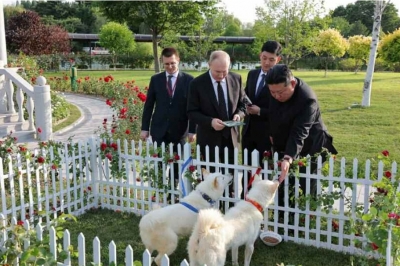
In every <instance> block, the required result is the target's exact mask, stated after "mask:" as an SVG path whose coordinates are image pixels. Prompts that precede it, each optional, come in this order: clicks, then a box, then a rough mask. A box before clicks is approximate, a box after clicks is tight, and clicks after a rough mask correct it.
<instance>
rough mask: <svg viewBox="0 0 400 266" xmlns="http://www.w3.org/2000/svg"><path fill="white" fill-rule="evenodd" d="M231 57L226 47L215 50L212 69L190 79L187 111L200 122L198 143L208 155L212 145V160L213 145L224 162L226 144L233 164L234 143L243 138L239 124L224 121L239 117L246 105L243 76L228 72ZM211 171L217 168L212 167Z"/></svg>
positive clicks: (211, 58) (210, 62)
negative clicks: (237, 125) (207, 149)
mask: <svg viewBox="0 0 400 266" xmlns="http://www.w3.org/2000/svg"><path fill="white" fill-rule="evenodd" d="M230 63H231V62H230V57H229V55H228V54H227V53H226V52H224V51H214V52H212V53H211V55H210V60H209V62H208V65H209V71H207V72H205V73H203V74H201V75H200V76H198V77H197V78H195V79H193V80H192V82H191V83H190V88H189V96H188V107H187V115H188V117H189V119H190V121H193V122H194V123H195V124H197V144H198V145H200V152H201V154H202V157H203V160H204V159H205V147H206V146H207V145H208V146H209V147H210V162H215V154H214V148H215V147H216V146H217V147H220V152H219V155H217V156H219V160H220V162H224V148H225V147H228V149H229V157H228V159H229V163H230V164H233V158H234V157H233V155H234V154H233V151H234V143H235V144H237V143H239V142H240V137H239V129H238V127H233V128H229V127H226V126H225V125H224V123H223V122H224V121H228V120H234V121H240V120H241V119H242V118H243V117H244V111H245V110H246V107H245V106H244V104H243V103H242V102H243V101H242V98H243V97H244V91H243V90H242V77H241V76H240V75H238V74H236V73H231V72H229V65H230ZM210 170H211V171H212V172H213V171H214V168H213V167H212V168H211V169H210Z"/></svg>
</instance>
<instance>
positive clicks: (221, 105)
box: [217, 81, 230, 138]
mask: <svg viewBox="0 0 400 266" xmlns="http://www.w3.org/2000/svg"><path fill="white" fill-rule="evenodd" d="M217 84H218V85H217V90H218V107H219V112H220V114H221V120H222V121H227V120H228V119H229V117H228V112H227V109H226V102H225V97H224V91H223V89H222V86H221V82H220V81H217ZM229 131H230V130H229V127H225V128H224V129H223V130H222V135H223V136H224V137H225V138H229Z"/></svg>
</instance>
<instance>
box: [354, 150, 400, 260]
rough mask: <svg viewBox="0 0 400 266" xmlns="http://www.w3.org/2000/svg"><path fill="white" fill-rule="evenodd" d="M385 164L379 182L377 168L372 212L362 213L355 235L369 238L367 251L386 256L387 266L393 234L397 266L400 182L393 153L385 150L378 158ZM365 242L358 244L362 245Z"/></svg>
mask: <svg viewBox="0 0 400 266" xmlns="http://www.w3.org/2000/svg"><path fill="white" fill-rule="evenodd" d="M376 159H377V160H379V161H380V162H381V163H382V166H383V167H382V169H383V177H382V179H381V180H378V169H379V168H378V167H377V165H373V168H372V169H373V170H372V172H371V179H372V180H376V182H375V183H374V184H373V187H375V188H376V192H373V193H372V194H371V197H370V203H371V206H370V208H369V210H368V212H367V211H366V210H358V212H357V219H356V220H355V221H354V228H353V230H354V233H355V234H356V235H358V236H360V235H361V236H362V235H365V236H366V237H367V245H364V246H363V247H365V249H366V250H367V251H375V252H378V253H380V255H381V256H382V259H381V262H382V264H386V257H385V255H386V248H387V244H388V232H389V231H391V241H392V243H391V244H392V249H391V252H392V253H391V256H393V259H394V262H395V263H394V265H397V263H399V262H400V258H399V255H400V192H399V191H398V188H399V185H400V182H399V180H400V178H399V176H398V175H397V174H396V173H395V172H392V170H393V169H392V163H393V160H392V159H391V158H390V157H389V151H387V150H384V151H382V153H381V154H379V155H378V156H377V158H376ZM360 241H361V240H358V241H357V242H358V243H360Z"/></svg>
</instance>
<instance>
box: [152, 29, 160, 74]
mask: <svg viewBox="0 0 400 266" xmlns="http://www.w3.org/2000/svg"><path fill="white" fill-rule="evenodd" d="M157 35H158V34H157V32H155V31H153V34H152V42H153V56H154V71H155V72H156V73H159V72H160V61H159V60H158V39H157Z"/></svg>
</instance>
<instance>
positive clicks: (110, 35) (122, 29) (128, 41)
mask: <svg viewBox="0 0 400 266" xmlns="http://www.w3.org/2000/svg"><path fill="white" fill-rule="evenodd" d="M99 41H100V45H101V46H103V47H105V48H107V49H108V50H109V51H110V52H111V54H112V58H113V65H114V70H115V68H116V66H115V64H116V62H115V59H116V56H117V55H118V54H124V53H128V52H132V51H133V50H134V49H135V40H134V38H133V33H132V31H131V30H130V29H129V28H128V27H127V26H126V25H122V24H119V23H116V22H108V23H107V24H105V25H104V26H103V27H101V29H100V34H99Z"/></svg>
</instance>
